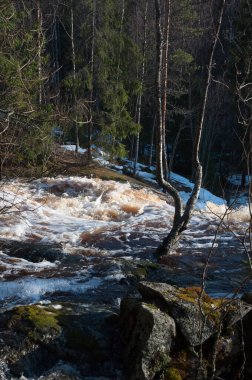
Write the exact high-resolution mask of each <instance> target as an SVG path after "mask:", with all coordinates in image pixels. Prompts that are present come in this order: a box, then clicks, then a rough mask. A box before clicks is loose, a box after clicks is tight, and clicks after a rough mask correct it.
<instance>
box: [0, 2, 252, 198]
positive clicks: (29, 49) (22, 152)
mask: <svg viewBox="0 0 252 380" xmlns="http://www.w3.org/2000/svg"><path fill="white" fill-rule="evenodd" d="M160 3H161V12H162V28H163V33H164V36H165V37H166V38H165V40H164V46H163V49H164V51H165V49H166V47H168V60H167V62H164V65H165V64H167V65H168V70H167V72H168V76H167V83H168V86H167V117H166V150H167V157H168V164H169V169H170V170H174V171H176V172H178V173H181V174H183V175H185V176H187V177H191V176H192V174H193V173H191V164H190V163H191V154H192V147H193V140H194V133H195V128H196V126H197V125H198V123H199V118H200V113H201V106H202V102H203V96H204V88H205V83H206V79H207V64H208V62H209V54H210V49H211V45H212V41H213V38H214V36H215V28H216V26H215V20H216V18H217V15H218V12H219V8H220V2H219V1H217V0H215V1H212V0H211V1H210V0H179V1H177V0H176V1H175V0H162V1H160ZM168 9H169V17H167V12H168ZM0 34H1V38H0V159H1V162H0V164H1V170H0V174H1V175H2V172H3V169H4V167H8V165H13V164H16V165H21V166H39V167H41V168H45V167H46V165H47V164H48V162H50V161H51V160H52V158H53V155H54V152H55V142H57V141H58V142H60V143H66V142H72V143H74V144H76V146H77V149H78V146H82V147H86V148H87V149H88V158H89V159H91V158H92V157H91V155H92V150H91V146H92V144H95V145H96V146H99V147H103V149H104V150H106V151H107V152H109V154H110V156H111V159H115V158H118V157H123V156H128V157H130V158H132V159H133V160H136V161H138V160H141V161H142V162H145V163H147V164H150V165H151V164H152V163H155V125H156V109H157V105H156V24H155V4H154V1H153V0H72V1H71V0H69V1H66V0H65V1H63V0H48V1H43V0H17V1H13V0H12V1H11V0H1V2H0ZM251 82H252V2H251V0H229V1H228V2H227V4H226V7H225V12H224V19H223V24H222V30H221V37H220V41H219V43H218V47H217V49H216V52H215V56H214V64H213V67H212V78H211V87H210V93H209V98H208V103H207V112H206V118H205V125H204V133H203V137H202V143H201V153H200V156H201V162H202V164H203V170H204V186H207V187H208V188H209V189H211V190H214V191H215V192H218V191H220V188H221V187H223V186H224V184H225V181H226V179H227V177H228V176H229V175H231V174H234V173H239V174H242V175H243V176H242V178H243V179H242V181H244V178H245V175H247V174H249V173H250V174H251V172H252V168H251V156H252V155H251V146H252V83H251ZM241 185H242V183H241Z"/></svg>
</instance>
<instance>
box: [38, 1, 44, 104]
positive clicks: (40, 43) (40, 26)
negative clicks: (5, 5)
mask: <svg viewBox="0 0 252 380" xmlns="http://www.w3.org/2000/svg"><path fill="white" fill-rule="evenodd" d="M37 22H38V80H39V92H38V94H39V95H38V98H39V104H40V105H41V104H42V97H43V87H42V86H43V85H42V81H43V78H42V50H43V18H42V11H41V6H40V1H39V0H38V2H37Z"/></svg>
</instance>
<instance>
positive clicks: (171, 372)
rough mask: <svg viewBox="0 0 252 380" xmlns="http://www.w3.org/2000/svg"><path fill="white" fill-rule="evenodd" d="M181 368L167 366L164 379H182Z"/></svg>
mask: <svg viewBox="0 0 252 380" xmlns="http://www.w3.org/2000/svg"><path fill="white" fill-rule="evenodd" d="M182 379H183V378H182V376H181V374H180V372H179V370H178V369H177V368H175V367H170V368H167V369H166V370H165V372H164V380H182Z"/></svg>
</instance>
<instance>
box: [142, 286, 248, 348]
mask: <svg viewBox="0 0 252 380" xmlns="http://www.w3.org/2000/svg"><path fill="white" fill-rule="evenodd" d="M138 290H139V292H140V293H141V294H142V296H143V297H144V299H149V300H152V301H153V300H155V301H154V302H155V303H156V302H158V301H160V302H161V303H162V305H163V307H164V308H165V309H166V310H167V313H168V314H169V315H171V316H172V317H173V318H174V320H175V321H176V324H177V325H178V327H179V329H180V331H181V333H182V334H183V336H184V337H185V338H186V340H187V341H188V343H189V344H190V346H192V347H194V346H198V345H200V344H202V343H204V342H205V341H206V340H207V339H208V338H210V337H211V336H212V335H213V334H215V333H216V332H217V331H218V330H219V326H220V321H221V322H222V323H223V320H224V318H225V324H226V326H231V325H233V324H234V323H236V322H237V321H239V320H241V319H242V318H243V317H244V316H245V315H246V314H247V313H248V312H249V311H250V310H252V307H251V306H250V305H248V304H245V303H244V302H242V301H240V300H233V301H232V300H231V301H230V300H229V301H226V303H224V302H223V303H221V301H219V300H218V302H217V301H215V300H213V299H211V298H210V297H208V296H207V295H206V294H204V293H203V294H202V295H200V290H199V289H197V288H191V289H190V288H188V289H183V288H178V287H176V286H171V285H169V284H163V283H153V282H141V283H139V287H138Z"/></svg>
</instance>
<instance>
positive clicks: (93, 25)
mask: <svg viewBox="0 0 252 380" xmlns="http://www.w3.org/2000/svg"><path fill="white" fill-rule="evenodd" d="M95 24H96V0H93V13H92V44H91V59H90V72H91V77H92V88H91V92H90V113H91V114H90V122H89V123H88V148H87V156H88V161H91V160H92V133H93V117H92V107H93V101H94V99H93V96H94V88H93V86H94V54H95Z"/></svg>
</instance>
